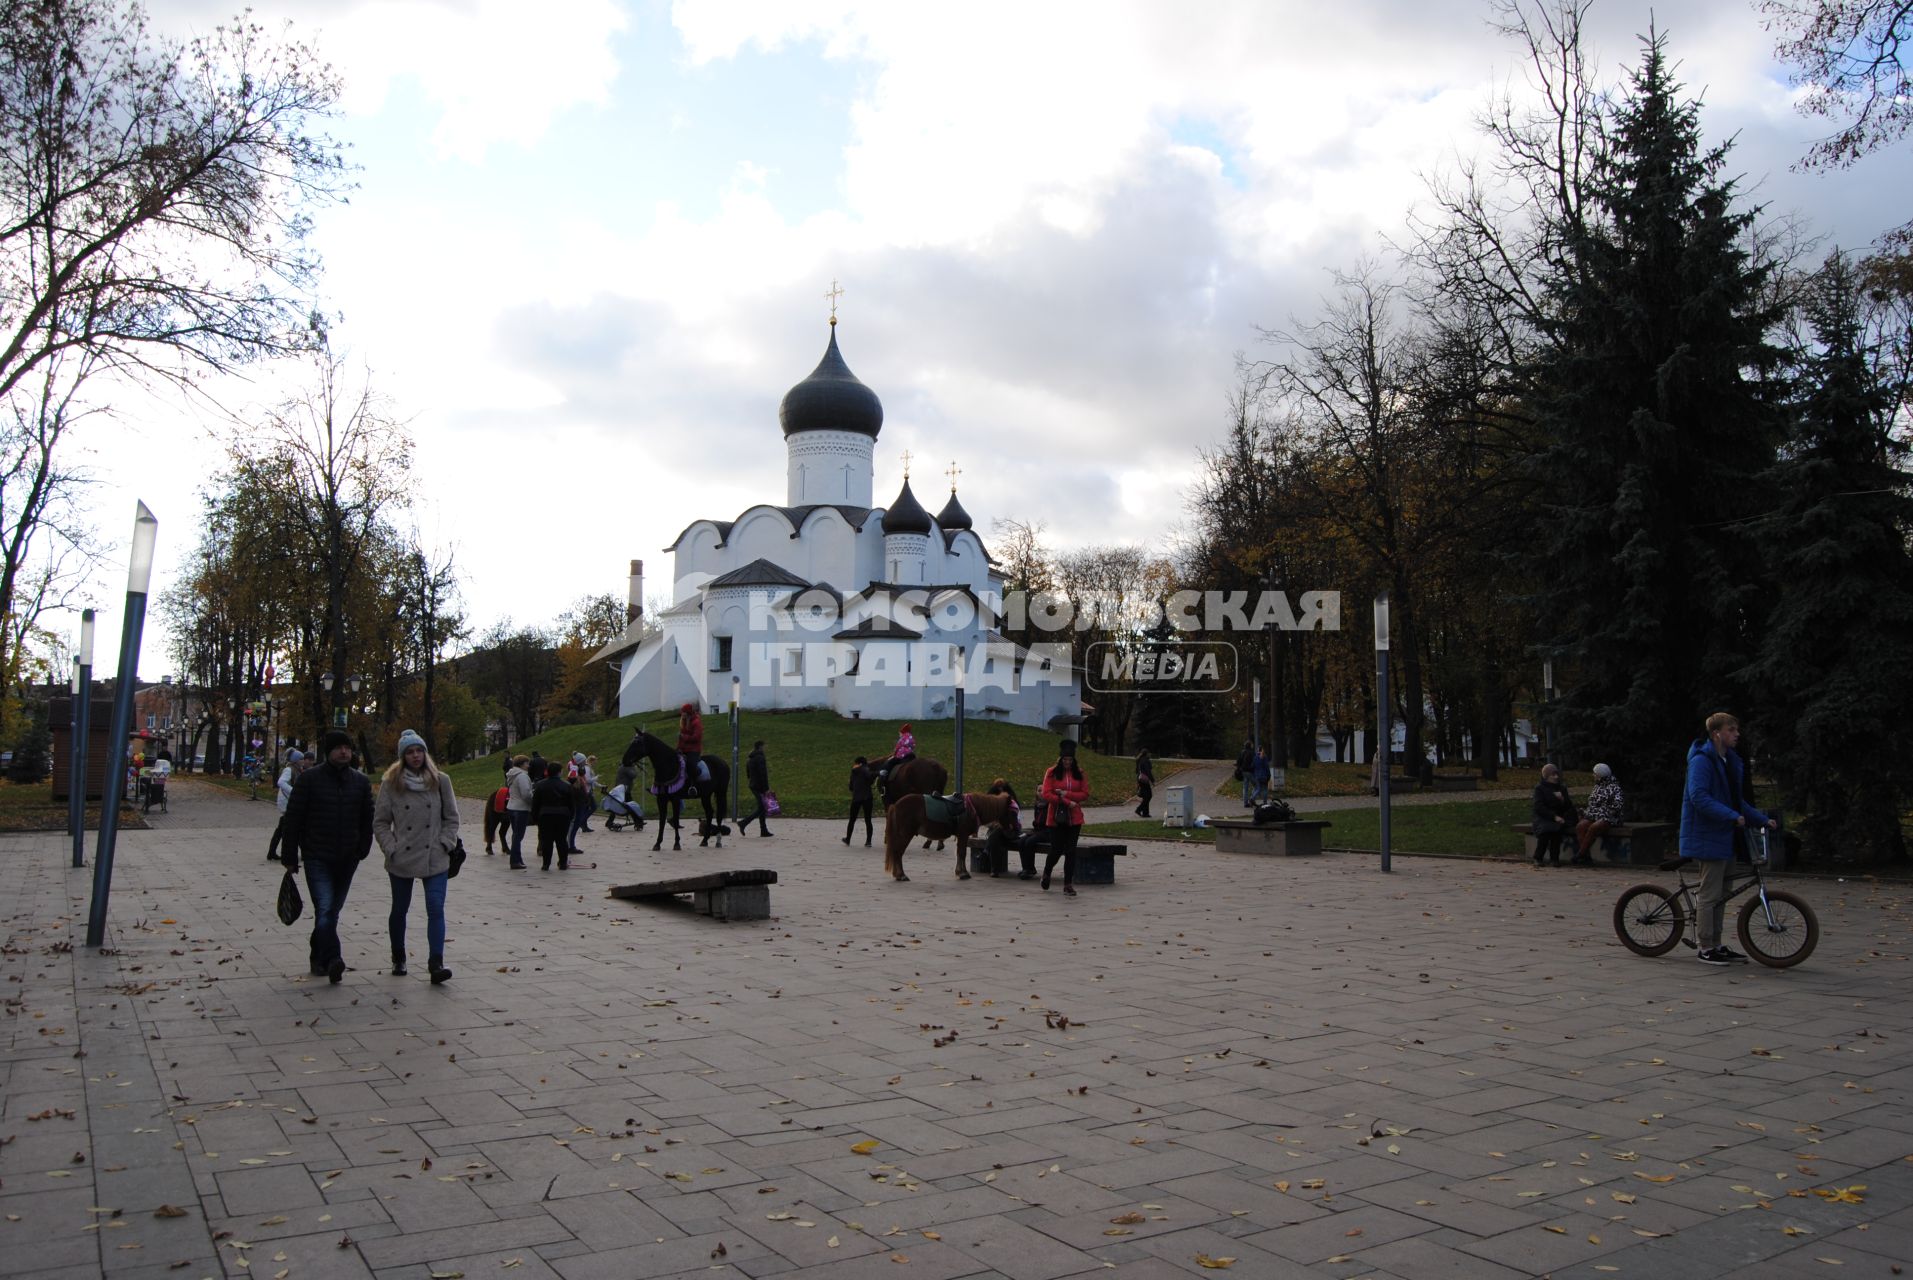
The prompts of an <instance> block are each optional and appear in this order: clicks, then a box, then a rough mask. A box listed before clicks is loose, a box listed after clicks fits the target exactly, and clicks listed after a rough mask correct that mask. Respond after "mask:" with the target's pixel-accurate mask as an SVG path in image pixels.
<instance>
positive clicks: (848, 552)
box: [791, 510, 857, 591]
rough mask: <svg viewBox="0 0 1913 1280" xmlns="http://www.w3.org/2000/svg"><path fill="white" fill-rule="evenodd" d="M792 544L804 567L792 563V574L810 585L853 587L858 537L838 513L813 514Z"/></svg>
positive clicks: (825, 511)
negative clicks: (799, 536) (796, 548)
mask: <svg viewBox="0 0 1913 1280" xmlns="http://www.w3.org/2000/svg"><path fill="white" fill-rule="evenodd" d="M794 545H795V546H797V547H798V548H799V554H800V555H801V556H802V558H803V567H802V568H799V567H798V566H797V565H795V564H792V565H791V571H792V572H793V573H796V574H797V575H798V576H800V577H802V578H804V579H806V580H808V581H810V582H827V583H829V584H830V585H831V586H833V587H836V588H837V589H838V590H839V591H843V590H847V589H850V588H851V587H852V586H853V585H856V584H854V582H853V580H854V579H855V578H856V576H857V535H856V533H855V532H854V531H853V530H852V529H851V527H850V522H849V521H847V520H845V519H844V518H843V517H842V516H841V515H839V514H838V513H837V512H835V511H830V510H824V511H818V512H813V513H812V514H811V517H810V519H808V520H806V521H804V528H803V536H802V537H801V538H799V539H798V541H797V542H796V543H795V544H794Z"/></svg>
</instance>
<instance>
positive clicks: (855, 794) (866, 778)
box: [844, 756, 877, 849]
mask: <svg viewBox="0 0 1913 1280" xmlns="http://www.w3.org/2000/svg"><path fill="white" fill-rule="evenodd" d="M876 781H877V771H876V770H875V769H872V768H871V767H870V761H868V760H866V759H864V758H863V757H862V756H858V757H857V760H856V763H854V764H852V765H851V766H850V821H849V822H846V823H845V824H844V843H845V844H849V843H850V837H851V835H852V833H854V832H855V831H856V830H857V815H858V814H860V813H861V814H862V815H863V819H864V848H866V849H868V848H869V847H870V813H871V807H872V803H873V802H872V800H871V792H870V789H871V787H872V786H874V785H875V784H876Z"/></svg>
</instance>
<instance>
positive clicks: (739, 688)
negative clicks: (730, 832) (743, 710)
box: [731, 676, 744, 827]
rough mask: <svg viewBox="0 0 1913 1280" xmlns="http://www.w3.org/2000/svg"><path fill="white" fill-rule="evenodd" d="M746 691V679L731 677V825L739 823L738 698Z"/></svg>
mask: <svg viewBox="0 0 1913 1280" xmlns="http://www.w3.org/2000/svg"><path fill="white" fill-rule="evenodd" d="M743 692H744V681H743V680H742V679H740V678H739V677H737V676H732V677H731V825H732V826H733V827H735V826H736V825H737V812H738V810H737V797H738V790H737V735H738V724H737V700H738V697H739V696H740V695H741V694H742V693H743Z"/></svg>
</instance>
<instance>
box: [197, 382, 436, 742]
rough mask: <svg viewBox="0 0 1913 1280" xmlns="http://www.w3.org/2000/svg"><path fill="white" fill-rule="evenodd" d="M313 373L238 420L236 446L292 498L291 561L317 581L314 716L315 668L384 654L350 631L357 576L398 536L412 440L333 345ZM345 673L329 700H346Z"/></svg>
mask: <svg viewBox="0 0 1913 1280" xmlns="http://www.w3.org/2000/svg"><path fill="white" fill-rule="evenodd" d="M311 359H312V368H313V379H312V383H311V385H310V386H309V387H308V388H307V390H306V391H304V392H303V393H301V394H299V395H296V396H294V397H292V398H290V399H288V400H287V401H285V402H284V403H282V404H281V405H279V406H278V407H277V408H276V409H274V410H272V411H271V412H270V413H269V414H267V415H266V419H265V421H264V422H263V423H261V424H259V425H258V426H256V427H250V428H245V429H242V430H241V431H240V432H239V434H238V438H237V439H236V440H235V442H234V444H233V446H232V448H233V453H234V455H235V457H237V458H238V459H239V460H240V462H241V464H242V465H243V466H245V467H248V468H250V469H252V470H254V471H255V472H257V473H259V474H260V475H262V476H264V477H269V478H272V484H273V487H274V488H275V489H276V490H277V491H278V492H280V493H282V494H284V495H285V496H286V499H287V500H288V502H289V503H290V507H289V512H288V514H289V515H290V517H291V518H290V521H289V524H290V527H289V528H288V529H286V530H285V531H284V532H285V534H286V535H287V536H288V537H289V539H290V541H291V542H292V544H293V546H294V548H295V563H297V564H299V565H300V567H301V571H303V572H309V573H312V574H313V575H315V576H316V577H317V579H318V583H319V585H320V587H321V594H320V596H319V601H318V609H317V614H318V616H317V618H316V619H315V620H314V623H313V634H312V637H311V641H310V644H309V646H308V647H307V653H306V656H307V658H308V660H309V662H310V664H311V665H312V666H313V667H314V668H315V669H314V670H310V671H308V672H306V673H305V674H306V677H307V689H306V696H307V699H308V701H309V702H310V709H311V711H312V714H313V720H314V722H315V723H319V724H323V723H324V722H325V719H326V717H325V714H324V713H325V711H326V709H327V708H326V702H327V699H326V697H325V694H324V691H323V689H322V687H321V685H320V682H319V679H318V677H319V676H321V675H323V674H324V673H325V672H326V671H328V670H329V671H330V672H331V673H333V674H334V675H337V676H340V677H345V676H347V675H349V674H351V673H353V671H354V665H353V664H354V663H361V662H365V661H372V660H378V659H380V658H382V657H383V655H382V654H380V653H377V652H373V651H372V649H371V647H369V646H368V645H367V644H366V643H363V642H361V641H360V639H359V638H357V637H355V636H353V635H352V634H351V628H350V627H349V625H348V623H349V620H350V606H351V603H352V597H353V592H352V583H353V581H354V579H355V578H356V577H357V576H358V575H359V574H360V573H361V572H362V571H363V570H364V569H365V568H366V566H367V565H368V563H369V562H370V561H371V559H372V558H373V556H374V555H375V554H377V553H378V552H379V551H380V550H381V548H385V547H389V545H390V544H391V543H392V541H393V535H392V533H391V527H390V524H389V520H390V517H391V516H393V515H394V514H396V513H397V512H398V511H399V510H401V509H402V508H404V507H405V506H407V505H408V504H409V502H410V500H411V488H412V477H411V443H410V441H409V440H407V438H406V437H405V435H404V433H403V432H402V431H401V430H400V429H399V425H398V423H397V422H396V421H394V420H393V418H392V417H391V416H390V410H389V407H388V406H387V404H386V403H385V400H384V399H383V397H381V396H380V395H379V394H378V393H377V392H376V391H375V390H373V387H372V383H371V379H370V377H369V375H366V374H363V373H360V374H357V375H353V374H352V373H351V372H350V371H349V370H348V369H347V368H346V367H345V363H344V361H343V360H341V359H339V358H337V357H335V356H333V355H332V353H331V352H330V351H328V350H325V349H321V350H319V351H317V352H315V353H314V354H313V356H312V357H311ZM345 696H346V690H345V687H344V681H343V679H341V680H340V681H339V682H338V683H336V684H335V685H334V687H333V690H332V695H331V699H330V704H331V708H332V709H333V710H337V709H339V708H341V707H343V706H344V705H345Z"/></svg>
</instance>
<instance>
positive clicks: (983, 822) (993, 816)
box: [883, 793, 1010, 880]
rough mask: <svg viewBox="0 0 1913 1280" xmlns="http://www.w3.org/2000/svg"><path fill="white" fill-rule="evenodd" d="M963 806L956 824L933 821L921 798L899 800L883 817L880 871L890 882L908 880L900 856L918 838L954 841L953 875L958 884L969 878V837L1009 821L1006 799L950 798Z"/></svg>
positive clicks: (989, 796)
mask: <svg viewBox="0 0 1913 1280" xmlns="http://www.w3.org/2000/svg"><path fill="white" fill-rule="evenodd" d="M950 798H951V799H952V800H961V801H962V802H963V812H962V813H961V814H959V815H958V817H957V820H956V821H955V822H941V821H932V820H931V818H930V816H929V814H928V812H927V811H926V804H925V800H924V797H923V796H921V795H918V794H915V793H912V794H910V795H905V796H898V797H897V802H896V803H895V804H893V805H891V806H890V807H889V808H888V809H885V810H884V813H883V869H884V870H885V871H888V872H889V873H890V875H891V876H892V878H894V879H897V880H908V879H909V878H910V877H909V876H907V875H905V874H904V873H903V855H904V853H905V852H906V851H907V850H908V849H909V848H910V842H911V841H912V840H914V839H915V838H916V837H918V836H926V837H928V838H929V839H932V840H947V839H949V838H950V837H951V836H955V837H956V874H957V879H959V880H968V879H969V878H970V871H969V868H968V867H967V866H966V865H965V863H966V860H967V851H968V849H969V845H970V837H971V836H973V835H975V834H976V833H977V832H978V831H980V830H982V829H983V828H984V827H987V826H994V825H998V824H1001V823H1004V822H1007V821H1008V820H1009V817H1010V800H1009V797H1008V796H991V795H975V794H966V795H962V796H952V797H950Z"/></svg>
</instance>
